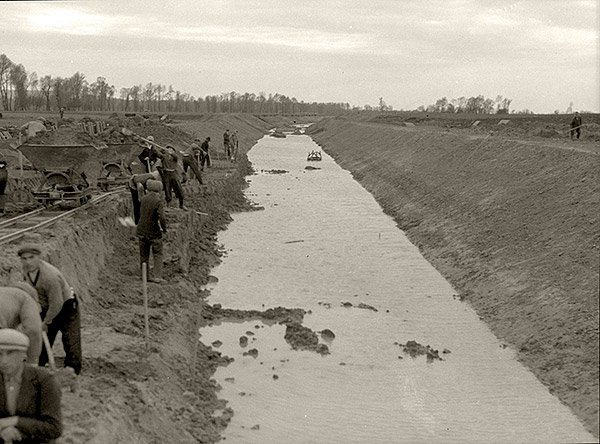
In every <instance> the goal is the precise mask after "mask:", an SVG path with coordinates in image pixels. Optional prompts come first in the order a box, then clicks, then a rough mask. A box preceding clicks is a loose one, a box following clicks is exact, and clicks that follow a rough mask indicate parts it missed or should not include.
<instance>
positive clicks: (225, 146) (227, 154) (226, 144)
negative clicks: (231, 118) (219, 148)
mask: <svg viewBox="0 0 600 444" xmlns="http://www.w3.org/2000/svg"><path fill="white" fill-rule="evenodd" d="M229 137H230V136H229V130H228V129H226V130H225V132H224V133H223V151H225V158H226V159H229V158H231V147H230V145H229Z"/></svg>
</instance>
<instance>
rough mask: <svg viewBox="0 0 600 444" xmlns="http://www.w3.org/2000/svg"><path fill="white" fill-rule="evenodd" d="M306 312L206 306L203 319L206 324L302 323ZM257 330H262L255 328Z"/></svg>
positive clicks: (299, 310)
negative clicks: (249, 322) (227, 322)
mask: <svg viewBox="0 0 600 444" xmlns="http://www.w3.org/2000/svg"><path fill="white" fill-rule="evenodd" d="M305 313H306V311H304V310H302V309H301V308H285V307H276V308H269V309H267V310H264V311H258V310H235V309H231V308H223V307H222V306H221V304H215V305H209V304H206V305H204V306H203V309H202V317H203V319H204V321H206V323H210V322H212V321H216V320H227V319H233V320H253V319H261V320H263V321H272V322H302V320H303V319H304V314H305ZM255 328H260V327H259V326H258V327H255Z"/></svg>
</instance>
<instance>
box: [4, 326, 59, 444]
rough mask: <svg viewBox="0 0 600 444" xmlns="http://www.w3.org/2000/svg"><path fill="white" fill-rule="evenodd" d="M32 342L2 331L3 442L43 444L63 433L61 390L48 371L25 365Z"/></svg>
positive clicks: (18, 333)
mask: <svg viewBox="0 0 600 444" xmlns="http://www.w3.org/2000/svg"><path fill="white" fill-rule="evenodd" d="M29 346H30V345H29V339H28V338H27V336H26V335H24V334H23V333H21V332H20V331H17V330H13V329H10V328H4V329H0V441H2V442H3V443H5V444H8V443H11V444H12V443H23V444H27V443H29V444H34V443H35V444H41V443H49V442H54V440H55V439H56V438H58V437H59V436H60V435H61V434H62V422H61V405H60V398H61V390H60V386H59V384H58V382H57V381H56V379H55V378H54V376H53V375H52V374H51V373H50V372H48V371H47V370H46V369H43V368H39V367H35V366H32V365H29V364H26V363H25V362H24V361H25V358H26V356H27V353H28V349H29Z"/></svg>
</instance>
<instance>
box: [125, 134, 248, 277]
mask: <svg viewBox="0 0 600 444" xmlns="http://www.w3.org/2000/svg"><path fill="white" fill-rule="evenodd" d="M143 141H144V142H145V145H144V146H143V150H142V152H141V153H140V154H139V156H138V159H139V160H140V161H141V162H142V164H143V165H144V167H145V171H146V172H145V173H142V174H134V175H133V176H132V177H131V179H130V180H129V189H130V191H131V198H132V201H133V217H134V224H135V225H136V227H137V228H136V234H137V237H138V239H139V251H140V266H141V268H142V270H143V264H144V263H145V264H146V266H147V267H148V268H147V269H146V270H147V271H146V272H147V278H148V281H150V282H155V283H163V282H165V280H164V279H163V262H162V254H163V240H162V237H163V234H165V233H166V232H167V218H166V215H165V203H166V206H167V207H168V206H169V205H170V202H171V200H172V194H173V193H174V194H175V196H176V197H177V199H178V200H179V208H181V209H183V210H186V207H185V205H184V192H183V187H182V183H185V182H186V181H187V180H188V179H187V173H188V171H189V170H191V172H193V174H194V176H195V177H196V179H197V180H198V182H199V183H200V184H203V183H204V182H203V180H202V173H201V171H204V167H205V166H206V167H207V168H209V167H211V155H210V146H209V145H210V137H206V139H204V141H202V142H200V139H195V140H194V142H193V143H192V144H191V145H190V149H189V151H187V152H180V153H179V154H180V155H181V159H180V157H179V155H178V153H177V151H176V150H175V148H174V147H173V146H172V145H170V144H167V145H165V147H164V148H163V147H161V146H160V145H158V144H157V143H155V141H154V137H153V136H148V137H147V138H145V139H143ZM238 149H239V141H238V136H237V131H234V132H233V133H230V132H229V130H226V131H225V133H224V134H223V150H224V152H225V155H226V156H227V159H228V160H230V161H231V162H235V160H236V158H237V153H238ZM180 160H181V162H180ZM162 192H164V203H163V199H162V196H161V193H162ZM151 253H152V257H153V264H154V267H153V268H152V270H150V269H149V263H150V262H149V261H150V254H151Z"/></svg>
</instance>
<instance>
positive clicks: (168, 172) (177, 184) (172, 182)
mask: <svg viewBox="0 0 600 444" xmlns="http://www.w3.org/2000/svg"><path fill="white" fill-rule="evenodd" d="M165 148H166V150H165V151H162V150H161V151H159V152H158V154H157V155H158V157H159V159H160V160H161V164H162V166H161V168H160V169H159V172H160V174H161V178H162V182H163V187H164V190H165V200H166V201H167V206H169V204H170V203H171V200H172V199H173V195H172V193H175V197H177V199H178V200H179V208H181V209H182V210H185V209H186V208H185V206H184V205H183V199H184V195H183V188H182V187H181V175H180V173H179V168H180V167H179V158H178V157H177V154H176V153H175V148H173V146H172V145H167V146H166V147H165Z"/></svg>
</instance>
